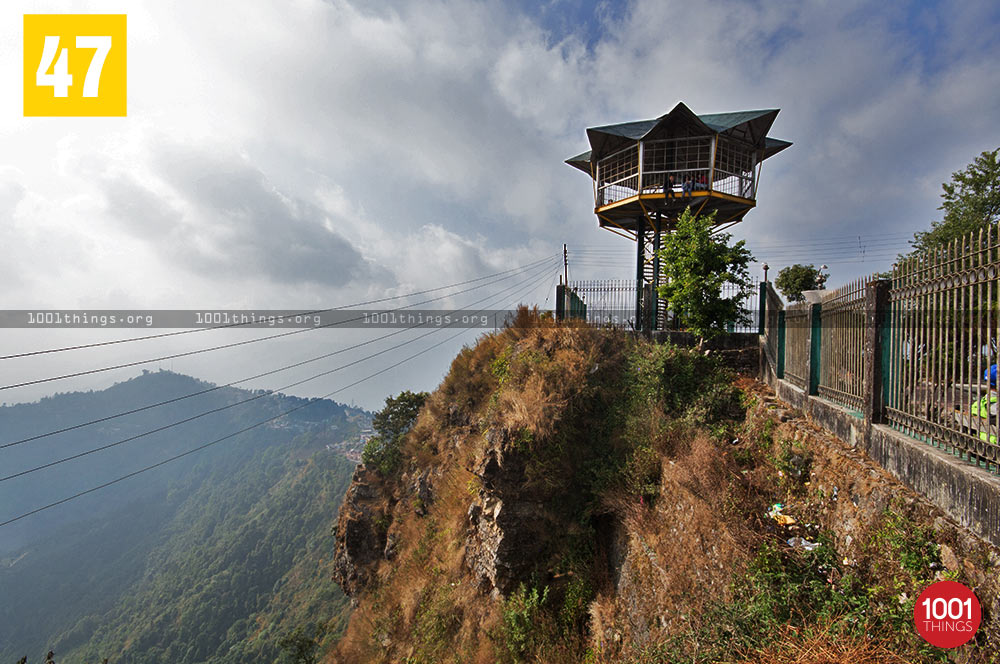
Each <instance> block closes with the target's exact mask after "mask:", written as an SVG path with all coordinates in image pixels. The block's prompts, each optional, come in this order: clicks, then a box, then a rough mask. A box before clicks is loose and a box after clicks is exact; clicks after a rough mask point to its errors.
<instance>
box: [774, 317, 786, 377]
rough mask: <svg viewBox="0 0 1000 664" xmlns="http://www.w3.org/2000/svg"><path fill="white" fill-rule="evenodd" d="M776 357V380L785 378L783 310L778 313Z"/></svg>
mask: <svg viewBox="0 0 1000 664" xmlns="http://www.w3.org/2000/svg"><path fill="white" fill-rule="evenodd" d="M776 355H777V356H778V357H777V358H776V359H777V363H778V368H777V370H776V371H775V375H776V376H777V377H778V378H784V377H785V312H784V310H779V311H778V350H777V353H776Z"/></svg>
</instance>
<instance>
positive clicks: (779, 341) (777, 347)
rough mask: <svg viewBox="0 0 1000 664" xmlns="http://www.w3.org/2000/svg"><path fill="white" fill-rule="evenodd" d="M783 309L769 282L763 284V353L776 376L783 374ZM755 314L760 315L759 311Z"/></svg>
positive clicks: (779, 298) (783, 306)
mask: <svg viewBox="0 0 1000 664" xmlns="http://www.w3.org/2000/svg"><path fill="white" fill-rule="evenodd" d="M784 308H785V305H784V304H783V303H782V301H781V297H779V296H778V293H777V291H775V290H774V287H773V286H771V282H769V281H767V282H764V313H763V315H764V318H765V320H764V326H763V328H764V329H763V332H764V352H765V353H766V354H767V361H768V362H770V363H771V366H772V367H774V368H775V371H776V372H778V375H782V374H783V373H784V360H785V358H784V350H785V346H784V341H785V340H784V322H785V312H784ZM757 314H758V316H760V315H761V314H760V312H759V311H758V312H757ZM779 351H780V352H781V355H779Z"/></svg>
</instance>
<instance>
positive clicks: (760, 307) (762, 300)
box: [757, 281, 767, 337]
mask: <svg viewBox="0 0 1000 664" xmlns="http://www.w3.org/2000/svg"><path fill="white" fill-rule="evenodd" d="M766 311H767V282H766V281H762V282H760V296H759V297H758V298H757V336H761V337H762V336H764V314H765V313H766Z"/></svg>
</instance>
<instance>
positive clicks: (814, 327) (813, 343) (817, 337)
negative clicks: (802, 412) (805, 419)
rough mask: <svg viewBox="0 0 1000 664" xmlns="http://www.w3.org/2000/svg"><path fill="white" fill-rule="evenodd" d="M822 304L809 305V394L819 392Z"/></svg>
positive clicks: (807, 371)
mask: <svg viewBox="0 0 1000 664" xmlns="http://www.w3.org/2000/svg"><path fill="white" fill-rule="evenodd" d="M822 306H823V305H822V304H819V303H818V302H817V303H816V304H813V305H811V306H810V307H809V357H808V359H807V360H806V374H807V383H806V387H807V388H808V390H807V392H806V393H807V394H809V395H817V394H819V369H820V367H819V363H820V345H821V342H822V339H823V317H822V315H821V312H822Z"/></svg>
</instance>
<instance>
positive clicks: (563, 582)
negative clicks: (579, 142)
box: [324, 311, 1000, 664]
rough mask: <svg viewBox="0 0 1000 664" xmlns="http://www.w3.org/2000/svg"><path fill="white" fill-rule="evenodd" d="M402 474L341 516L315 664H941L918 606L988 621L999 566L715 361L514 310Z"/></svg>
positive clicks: (423, 417)
mask: <svg viewBox="0 0 1000 664" xmlns="http://www.w3.org/2000/svg"><path fill="white" fill-rule="evenodd" d="M400 452H401V454H400V459H401V460H400V462H399V463H398V464H395V465H393V466H391V467H384V468H383V467H373V468H365V467H361V468H359V469H358V470H357V471H356V473H355V476H354V481H353V482H352V485H351V488H350V489H349V490H348V493H347V496H346V499H345V504H344V506H343V507H342V509H341V512H340V519H339V523H338V526H337V551H336V563H335V569H336V578H337V580H338V582H339V583H340V584H341V585H342V586H343V587H344V589H345V590H346V591H347V592H348V593H349V594H351V595H353V596H354V597H355V599H356V600H357V602H358V605H357V608H356V609H355V611H354V612H353V614H352V616H351V619H350V623H349V625H348V628H347V632H346V634H345V636H344V638H343V639H341V640H340V641H339V642H338V643H337V644H336V646H335V647H332V648H330V649H328V650H326V651H325V660H324V661H327V662H409V663H412V664H416V663H423V662H427V663H430V662H491V663H492V662H497V661H501V662H593V663H598V662H608V663H610V662H737V661H747V662H751V661H752V662H789V663H791V662H799V663H802V664H805V663H807V662H840V661H851V662H856V663H859V664H860V663H863V662H886V663H889V662H891V663H900V662H932V661H944V660H945V658H946V656H947V654H948V653H947V651H942V650H938V649H934V648H931V647H930V646H928V645H927V644H926V643H924V642H923V641H922V640H921V639H920V638H919V637H918V636H917V635H916V634H915V632H914V630H913V625H912V610H913V603H914V600H915V598H916V596H917V594H918V593H919V592H920V590H922V589H923V588H924V587H925V586H926V585H927V584H928V583H930V582H931V581H932V580H934V579H935V578H953V579H957V580H960V581H963V582H965V583H967V584H969V585H970V586H973V587H974V588H975V589H976V590H977V592H978V593H979V594H980V598H981V599H982V600H983V604H984V607H986V609H985V610H986V611H987V614H988V615H989V612H990V611H991V610H992V611H994V613H995V611H996V609H997V608H1000V607H997V606H996V597H997V595H998V593H997V588H996V584H997V581H996V579H997V572H998V567H997V566H998V565H1000V556H998V555H997V552H996V551H995V550H994V549H992V548H991V547H989V546H988V545H986V544H985V543H983V542H981V541H979V540H977V539H975V538H973V537H971V536H969V535H968V534H967V533H964V532H963V531H961V530H960V529H958V528H957V527H955V526H954V524H951V523H950V522H948V521H947V520H946V519H944V517H943V516H942V515H941V514H940V513H939V512H937V511H936V510H934V509H933V508H932V507H930V506H929V505H928V504H926V503H925V502H923V501H921V500H919V499H918V498H917V497H916V496H914V495H913V494H911V493H910V492H908V491H907V490H906V489H905V488H903V487H901V486H900V485H899V484H897V483H895V482H894V481H893V480H892V479H891V478H890V477H889V476H888V475H886V474H885V473H883V472H881V471H880V470H879V469H878V468H876V467H874V466H873V465H872V464H871V463H870V462H869V461H868V460H867V459H865V458H864V457H863V455H861V454H860V453H858V452H857V451H855V450H851V449H849V448H847V447H845V446H844V445H843V444H841V443H839V441H836V440H835V439H831V438H829V437H825V436H823V435H821V434H820V433H819V432H818V430H816V429H814V428H812V427H811V426H810V425H808V423H806V422H805V421H804V420H802V419H801V418H800V417H798V416H797V414H796V413H794V412H790V411H788V410H787V409H785V408H783V407H782V406H781V404H779V403H778V402H777V401H776V400H775V399H774V398H773V396H770V395H769V394H768V393H767V391H766V389H765V388H763V386H761V385H760V384H758V383H755V382H754V381H752V380H750V379H746V378H742V379H738V378H737V377H736V376H735V375H734V374H733V373H732V372H730V371H728V370H727V369H726V368H725V367H724V366H723V363H722V362H720V361H717V360H716V359H715V357H714V356H705V355H703V354H698V353H694V352H690V351H687V350H683V349H679V348H676V347H672V346H669V345H653V344H649V343H647V342H644V341H641V340H636V339H634V338H632V337H629V336H626V335H623V334H621V333H619V332H616V331H613V330H598V329H591V328H585V327H572V326H569V327H566V326H557V325H555V324H554V323H553V322H552V321H550V320H546V319H544V318H539V317H538V316H536V315H533V314H531V313H530V312H527V311H522V314H521V316H520V319H519V321H518V322H517V323H516V324H515V326H514V327H512V328H510V329H507V330H504V331H503V332H500V333H495V334H489V335H485V336H484V337H482V338H481V339H480V340H479V342H478V343H477V344H476V345H475V346H474V347H471V348H466V349H465V350H463V351H462V352H461V353H460V354H459V356H458V357H457V358H456V359H455V360H454V362H453V363H452V366H451V370H450V372H449V374H448V376H447V377H446V379H445V380H444V382H443V383H442V384H441V386H440V387H439V388H438V390H436V391H435V392H434V393H432V394H431V395H430V396H429V397H428V398H427V400H426V403H425V404H424V407H423V408H422V410H421V411H420V413H419V416H418V417H417V418H416V420H415V422H414V424H413V428H412V429H411V430H410V431H409V433H408V434H407V435H406V436H405V437H403V438H402V442H401V450H400ZM779 503H780V505H779ZM991 606H992V607H993V609H991V608H990V607H991ZM998 642H1000V641H998V634H997V627H996V625H995V624H994V623H993V622H991V621H990V620H987V621H985V622H984V625H983V628H982V629H981V630H980V633H979V635H978V637H977V641H976V642H974V643H973V644H970V645H968V646H965V647H964V648H962V649H959V651H956V652H954V653H952V656H953V657H954V658H956V661H978V660H980V659H981V660H982V661H988V660H987V659H985V658H986V655H985V654H984V653H991V652H994V651H995V650H996V644H997V643H998Z"/></svg>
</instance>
